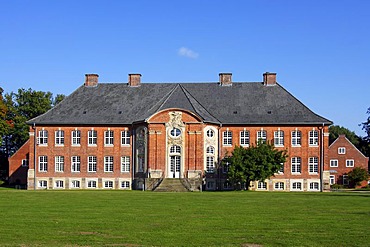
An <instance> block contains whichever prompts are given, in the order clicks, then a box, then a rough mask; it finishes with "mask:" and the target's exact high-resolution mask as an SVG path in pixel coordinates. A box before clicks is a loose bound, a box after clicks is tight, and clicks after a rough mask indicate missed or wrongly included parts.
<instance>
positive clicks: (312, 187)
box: [309, 182, 320, 191]
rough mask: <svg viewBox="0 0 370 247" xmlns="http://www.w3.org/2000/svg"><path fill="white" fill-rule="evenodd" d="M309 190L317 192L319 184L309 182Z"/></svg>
mask: <svg viewBox="0 0 370 247" xmlns="http://www.w3.org/2000/svg"><path fill="white" fill-rule="evenodd" d="M309 190H311V191H319V190H320V183H319V182H310V183H309Z"/></svg>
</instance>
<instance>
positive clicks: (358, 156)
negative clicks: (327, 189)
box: [327, 135, 369, 186]
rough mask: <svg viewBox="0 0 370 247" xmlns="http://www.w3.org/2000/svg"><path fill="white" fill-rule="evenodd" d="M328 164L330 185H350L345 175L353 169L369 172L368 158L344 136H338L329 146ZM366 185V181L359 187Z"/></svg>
mask: <svg viewBox="0 0 370 247" xmlns="http://www.w3.org/2000/svg"><path fill="white" fill-rule="evenodd" d="M328 164H329V166H328V167H327V170H329V171H330V184H339V185H351V184H350V183H349V181H348V179H347V178H346V175H347V174H348V173H349V172H350V171H352V170H353V169H354V168H355V167H361V168H364V169H366V170H367V171H369V170H368V164H369V158H368V157H365V155H363V154H362V153H361V152H360V151H359V150H358V149H357V148H356V147H355V146H354V145H353V144H352V143H351V142H350V141H349V140H348V139H347V138H346V136H345V135H340V136H339V137H338V138H337V139H336V140H335V141H334V142H333V143H332V144H331V145H330V146H329V162H328ZM367 183H368V182H367V181H363V182H362V184H361V186H366V185H367Z"/></svg>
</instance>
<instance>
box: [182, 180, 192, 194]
mask: <svg viewBox="0 0 370 247" xmlns="http://www.w3.org/2000/svg"><path fill="white" fill-rule="evenodd" d="M180 182H181V183H182V185H183V186H184V187H185V188H186V189H187V190H188V191H194V189H193V188H192V186H191V183H190V182H189V179H188V178H181V179H180Z"/></svg>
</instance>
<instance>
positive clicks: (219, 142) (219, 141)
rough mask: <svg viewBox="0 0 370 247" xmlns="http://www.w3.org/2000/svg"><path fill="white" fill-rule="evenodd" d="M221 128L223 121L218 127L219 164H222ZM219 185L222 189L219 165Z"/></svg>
mask: <svg viewBox="0 0 370 247" xmlns="http://www.w3.org/2000/svg"><path fill="white" fill-rule="evenodd" d="M221 128H222V123H220V127H219V128H218V164H221V159H222V158H221V142H222V138H221ZM218 167H219V168H218V186H219V190H221V188H222V186H221V170H220V166H218Z"/></svg>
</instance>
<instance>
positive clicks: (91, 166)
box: [87, 156, 98, 172]
mask: <svg viewBox="0 0 370 247" xmlns="http://www.w3.org/2000/svg"><path fill="white" fill-rule="evenodd" d="M97 167H98V166H97V158H96V156H88V157H87V172H96V170H97Z"/></svg>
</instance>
